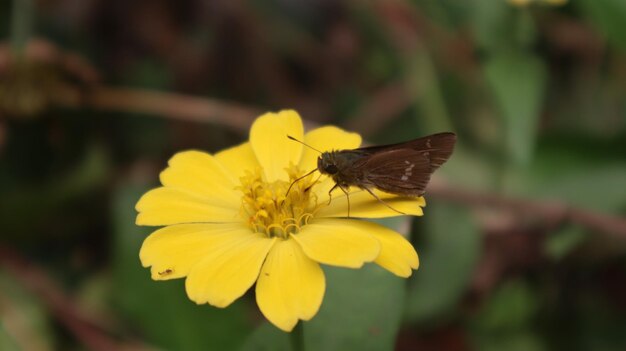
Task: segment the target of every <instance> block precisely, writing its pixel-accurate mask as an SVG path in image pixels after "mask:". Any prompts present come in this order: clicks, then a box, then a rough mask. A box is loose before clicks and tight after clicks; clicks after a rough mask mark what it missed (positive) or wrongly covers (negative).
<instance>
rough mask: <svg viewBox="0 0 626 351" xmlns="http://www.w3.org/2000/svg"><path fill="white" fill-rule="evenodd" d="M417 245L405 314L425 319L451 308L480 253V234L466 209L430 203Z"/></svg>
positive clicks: (412, 317)
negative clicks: (416, 266) (417, 262)
mask: <svg viewBox="0 0 626 351" xmlns="http://www.w3.org/2000/svg"><path fill="white" fill-rule="evenodd" d="M424 212H425V213H426V216H427V217H426V218H427V225H426V226H425V228H424V230H423V233H422V232H421V231H420V233H419V236H420V237H423V239H422V240H420V244H419V245H418V253H419V254H420V268H419V270H418V271H417V272H416V273H415V274H414V275H413V277H412V278H411V283H412V284H411V287H410V289H409V292H408V295H407V300H408V302H407V303H408V305H407V315H408V319H409V320H411V321H419V322H427V321H429V320H432V319H434V318H437V317H439V316H442V315H445V314H448V313H450V312H452V311H454V309H455V307H456V305H457V304H458V302H459V299H460V298H461V297H462V296H463V294H464V293H465V291H466V289H467V284H468V283H469V281H470V279H471V277H472V273H473V271H474V267H475V265H476V263H477V260H478V258H479V256H480V250H481V247H480V239H481V237H480V233H479V231H478V227H477V226H476V223H475V221H474V219H473V218H472V217H471V215H470V214H469V213H468V212H467V210H466V209H463V208H459V207H457V206H451V205H444V204H431V205H429V206H428V207H426V209H425V211H424Z"/></svg>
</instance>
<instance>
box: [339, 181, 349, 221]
mask: <svg viewBox="0 0 626 351" xmlns="http://www.w3.org/2000/svg"><path fill="white" fill-rule="evenodd" d="M339 189H341V191H343V193H344V194H346V200H347V201H348V218H350V194H349V193H348V190H346V188H344V187H343V186H341V185H340V186H339Z"/></svg>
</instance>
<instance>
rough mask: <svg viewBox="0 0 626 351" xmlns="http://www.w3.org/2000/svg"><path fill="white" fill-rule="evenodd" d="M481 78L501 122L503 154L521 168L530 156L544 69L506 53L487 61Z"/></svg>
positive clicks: (520, 54)
mask: <svg viewBox="0 0 626 351" xmlns="http://www.w3.org/2000/svg"><path fill="white" fill-rule="evenodd" d="M485 78H486V79H487V82H488V83H489V84H490V86H491V88H492V91H493V95H494V98H495V102H496V104H497V105H498V107H499V109H500V112H501V114H502V118H503V124H504V131H505V136H506V148H507V150H506V151H507V154H508V155H509V156H510V158H511V159H512V161H513V162H514V163H515V164H521V165H525V164H527V163H528V162H529V161H530V159H531V156H532V152H533V149H534V145H535V139H536V134H537V121H538V120H539V115H540V112H541V104H542V97H543V93H544V91H545V85H546V68H545V65H544V63H543V62H542V61H541V60H539V59H538V58H537V57H535V56H533V55H531V54H528V53H524V52H522V51H507V52H506V53H502V54H498V55H496V56H494V57H492V58H491V59H489V60H488V61H487V63H486V65H485Z"/></svg>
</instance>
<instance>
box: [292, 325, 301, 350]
mask: <svg viewBox="0 0 626 351" xmlns="http://www.w3.org/2000/svg"><path fill="white" fill-rule="evenodd" d="M289 336H290V337H291V346H292V347H291V349H292V350H293V351H304V327H303V323H302V322H298V324H296V327H295V328H294V329H293V331H291V334H289Z"/></svg>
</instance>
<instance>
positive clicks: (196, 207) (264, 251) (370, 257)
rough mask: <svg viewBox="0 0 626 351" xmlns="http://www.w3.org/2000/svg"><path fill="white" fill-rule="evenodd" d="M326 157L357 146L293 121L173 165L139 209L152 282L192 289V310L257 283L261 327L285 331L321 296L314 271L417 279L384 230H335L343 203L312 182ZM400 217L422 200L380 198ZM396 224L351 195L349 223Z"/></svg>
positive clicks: (225, 301) (408, 255)
mask: <svg viewBox="0 0 626 351" xmlns="http://www.w3.org/2000/svg"><path fill="white" fill-rule="evenodd" d="M287 135H291V136H293V137H295V138H297V139H299V140H303V141H304V142H305V143H307V144H309V145H311V146H312V147H314V148H316V149H318V150H321V151H328V150H333V149H335V150H338V149H354V148H357V147H359V145H360V143H361V137H360V136H359V135H358V134H355V133H348V132H345V131H343V130H341V129H339V128H337V127H332V126H327V127H322V128H318V129H315V130H313V131H311V132H308V133H306V134H304V132H303V127H302V120H301V119H300V116H299V115H298V114H297V113H296V112H295V111H281V112H278V113H267V114H265V115H263V116H261V117H259V118H258V119H257V120H256V121H255V122H254V124H253V125H252V128H251V130H250V141H249V142H246V143H244V144H242V145H239V146H236V147H233V148H230V149H227V150H224V151H221V152H218V153H217V154H215V155H210V154H208V153H205V152H201V151H185V152H181V153H178V154H176V155H174V157H172V158H171V159H170V161H169V167H168V168H167V169H165V170H164V171H163V172H162V173H161V175H160V179H161V183H162V184H163V186H162V187H159V188H156V189H153V190H150V191H148V192H147V193H146V194H144V195H143V197H142V198H141V199H140V200H139V202H138V203H137V206H136V208H137V211H138V212H139V214H138V215H137V224H138V225H149V226H165V227H163V228H161V229H159V230H157V231H155V232H154V233H152V234H151V235H150V236H148V238H147V239H146V240H145V241H144V243H143V246H142V247H141V251H140V253H139V256H140V258H141V262H142V264H143V266H144V267H151V272H152V279H154V280H167V279H174V278H182V277H187V279H186V281H185V288H186V290H187V295H188V296H189V298H190V299H191V300H193V301H194V302H196V303H198V304H203V303H208V304H210V305H213V306H216V307H226V306H228V305H229V304H231V303H232V302H233V301H235V300H236V299H237V298H239V297H241V296H242V295H243V294H244V293H245V292H246V291H247V290H248V289H249V288H250V287H251V286H252V285H253V284H254V283H255V282H256V301H257V304H258V306H259V308H260V310H261V312H262V313H263V315H265V317H266V318H267V319H268V320H269V321H270V322H272V323H273V324H274V325H276V326H277V327H279V328H280V329H282V330H284V331H291V330H292V329H293V327H294V326H295V325H296V323H297V322H298V320H299V319H301V320H309V319H311V318H313V316H315V314H316V313H317V311H318V309H319V307H320V305H321V303H322V298H323V296H324V290H325V287H326V285H325V284H326V283H325V279H324V272H323V271H322V268H321V267H320V263H322V264H326V265H333V266H340V267H348V268H359V267H361V266H362V265H363V264H364V263H366V262H374V263H376V264H378V265H380V266H381V267H383V268H385V269H387V270H388V271H390V272H392V273H394V274H396V275H398V276H400V277H408V276H410V275H411V272H412V269H417V267H418V264H419V263H418V257H417V253H416V252H415V249H413V247H412V246H411V244H410V243H409V242H408V241H407V240H406V239H405V238H404V237H403V236H402V235H400V234H399V233H397V232H395V231H393V230H391V229H388V228H386V227H384V226H381V225H378V224H375V223H372V222H368V221H362V220H357V219H353V218H342V217H346V216H347V201H346V196H345V195H344V194H343V193H342V192H341V191H337V192H335V193H333V196H332V201H330V204H329V196H328V191H329V190H330V188H331V187H332V186H333V185H334V183H333V181H332V179H330V178H327V177H322V178H321V179H320V180H319V181H316V178H317V176H316V175H311V176H309V177H306V178H304V179H303V180H301V181H298V182H296V183H295V184H294V185H293V186H292V188H291V190H290V191H289V193H288V194H287V189H288V188H289V185H290V184H291V183H292V182H293V181H294V180H295V179H297V178H298V177H300V176H302V175H304V174H305V173H306V172H307V171H310V170H312V169H314V168H315V167H316V165H317V157H318V156H319V154H318V153H317V152H315V151H313V150H311V149H308V148H305V147H303V146H302V145H301V144H299V143H296V142H294V141H292V140H289V139H288V138H287ZM377 194H378V196H379V197H380V198H381V199H383V200H384V201H385V202H386V203H388V204H389V205H391V206H393V207H394V208H395V209H397V210H399V211H402V212H404V213H407V214H411V215H417V216H420V215H422V209H421V207H423V206H424V205H425V202H424V199H423V198H422V197H419V198H403V197H398V196H395V195H391V194H385V193H382V192H377ZM397 215H398V213H397V212H394V211H392V210H391V209H389V208H387V207H386V206H385V205H383V204H381V203H380V202H378V201H377V200H376V199H374V198H373V197H372V196H371V195H370V194H368V193H367V192H365V191H362V190H360V189H352V191H351V192H350V217H360V218H381V217H391V216H397Z"/></svg>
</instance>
